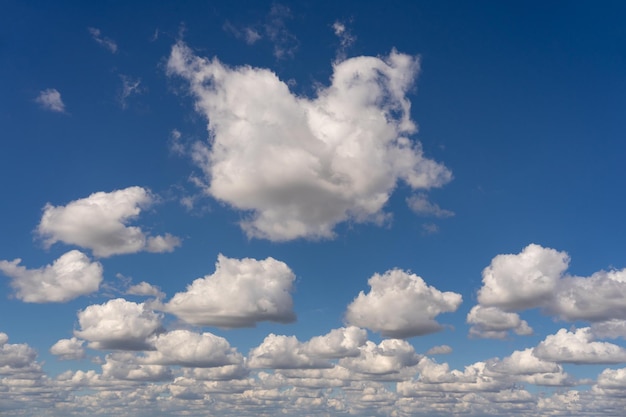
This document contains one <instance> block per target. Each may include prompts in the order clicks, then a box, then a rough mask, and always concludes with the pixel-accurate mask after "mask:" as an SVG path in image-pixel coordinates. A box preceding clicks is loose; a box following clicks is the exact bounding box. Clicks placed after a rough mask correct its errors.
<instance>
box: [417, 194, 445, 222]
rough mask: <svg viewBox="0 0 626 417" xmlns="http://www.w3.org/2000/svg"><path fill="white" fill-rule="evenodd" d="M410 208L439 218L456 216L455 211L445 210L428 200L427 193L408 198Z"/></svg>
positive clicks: (421, 214)
mask: <svg viewBox="0 0 626 417" xmlns="http://www.w3.org/2000/svg"><path fill="white" fill-rule="evenodd" d="M406 202H407V204H408V205H409V207H410V209H411V210H413V212H414V213H415V214H418V215H420V216H432V217H438V218H446V217H452V216H454V212H453V211H450V210H445V209H442V208H441V207H439V206H438V205H437V204H435V203H431V202H430V201H428V197H427V196H426V194H423V193H420V194H416V195H413V196H411V197H409V198H407V200H406Z"/></svg>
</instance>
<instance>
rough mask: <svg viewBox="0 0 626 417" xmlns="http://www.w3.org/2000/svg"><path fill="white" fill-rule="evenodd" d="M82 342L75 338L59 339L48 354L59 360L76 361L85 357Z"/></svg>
mask: <svg viewBox="0 0 626 417" xmlns="http://www.w3.org/2000/svg"><path fill="white" fill-rule="evenodd" d="M84 343H85V341H84V340H79V339H77V338H75V337H72V338H71V339H61V340H59V341H58V342H56V343H55V344H54V345H52V347H51V348H50V353H52V354H53V355H54V356H56V357H57V358H59V359H61V360H77V359H83V358H84V357H85V349H83V344H84Z"/></svg>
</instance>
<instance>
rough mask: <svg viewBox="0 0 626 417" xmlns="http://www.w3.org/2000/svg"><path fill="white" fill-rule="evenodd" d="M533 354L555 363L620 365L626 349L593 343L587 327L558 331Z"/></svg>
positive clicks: (624, 359) (624, 357)
mask: <svg viewBox="0 0 626 417" xmlns="http://www.w3.org/2000/svg"><path fill="white" fill-rule="evenodd" d="M533 354H534V355H535V356H537V357H538V358H540V359H543V360H547V361H552V362H557V363H577V364H590V363H622V362H626V349H624V348H622V347H620V346H618V345H614V344H612V343H608V342H595V341H594V336H593V334H592V332H591V329H590V328H589V327H584V328H581V329H577V330H575V331H573V332H570V331H568V330H566V329H560V330H559V331H558V332H557V333H556V334H553V335H549V336H547V337H546V338H545V339H544V340H543V341H542V342H541V343H539V344H538V345H537V347H535V349H534V350H533Z"/></svg>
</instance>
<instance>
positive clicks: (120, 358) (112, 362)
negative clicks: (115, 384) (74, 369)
mask: <svg viewBox="0 0 626 417" xmlns="http://www.w3.org/2000/svg"><path fill="white" fill-rule="evenodd" d="M138 361H139V359H138V357H137V356H136V355H134V354H132V353H129V352H116V353H113V354H109V355H107V356H106V361H105V363H104V364H103V365H102V376H103V377H105V378H113V379H121V380H127V381H142V382H158V381H168V380H171V379H172V378H173V375H172V371H171V369H170V368H169V367H167V366H163V365H145V364H141V363H139V362H138Z"/></svg>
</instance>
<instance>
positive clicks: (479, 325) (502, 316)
mask: <svg viewBox="0 0 626 417" xmlns="http://www.w3.org/2000/svg"><path fill="white" fill-rule="evenodd" d="M467 322H468V323H469V324H471V325H472V327H471V328H470V335H471V336H477V337H483V338H489V339H504V338H506V336H507V334H508V332H509V330H513V331H514V332H515V333H516V334H518V335H524V336H527V335H530V334H532V333H533V329H532V328H531V327H530V326H529V325H528V323H527V322H526V320H522V319H521V318H520V316H519V314H517V313H509V312H506V311H502V310H500V309H499V308H498V307H484V306H481V305H477V306H474V307H472V309H471V310H470V312H469V313H468V314H467Z"/></svg>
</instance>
